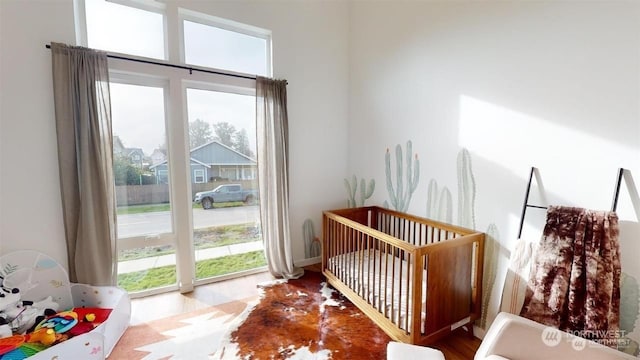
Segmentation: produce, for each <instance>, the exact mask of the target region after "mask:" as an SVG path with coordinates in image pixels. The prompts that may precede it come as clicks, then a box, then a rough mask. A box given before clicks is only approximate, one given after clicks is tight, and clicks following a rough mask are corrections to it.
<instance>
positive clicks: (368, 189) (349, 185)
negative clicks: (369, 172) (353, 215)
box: [344, 175, 376, 208]
mask: <svg viewBox="0 0 640 360" xmlns="http://www.w3.org/2000/svg"><path fill="white" fill-rule="evenodd" d="M351 180H352V181H351V182H349V180H348V179H346V178H345V179H344V187H345V188H346V189H347V195H348V196H349V198H348V199H347V207H350V208H353V207H359V206H364V202H365V201H366V200H367V199H368V198H370V197H371V195H373V191H374V190H375V189H376V181H375V180H374V179H371V180H369V183H368V184H367V183H366V182H365V180H364V179H360V201H359V202H358V201H356V192H357V190H358V178H357V177H356V176H355V175H353V176H352V177H351Z"/></svg>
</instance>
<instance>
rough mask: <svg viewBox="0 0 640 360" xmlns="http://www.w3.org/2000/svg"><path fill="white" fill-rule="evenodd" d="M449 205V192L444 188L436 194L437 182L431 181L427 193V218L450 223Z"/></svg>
mask: <svg viewBox="0 0 640 360" xmlns="http://www.w3.org/2000/svg"><path fill="white" fill-rule="evenodd" d="M451 204H452V201H451V191H449V189H448V188H447V187H446V186H445V187H443V188H442V190H441V191H440V194H438V182H436V181H435V180H434V179H431V181H429V189H428V191H427V217H428V218H430V219H434V220H438V221H444V222H448V223H451V220H452V218H453V214H452V205H451Z"/></svg>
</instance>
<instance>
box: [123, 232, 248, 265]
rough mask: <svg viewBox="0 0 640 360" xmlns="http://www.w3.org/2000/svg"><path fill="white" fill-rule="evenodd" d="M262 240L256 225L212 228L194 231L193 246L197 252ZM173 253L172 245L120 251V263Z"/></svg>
mask: <svg viewBox="0 0 640 360" xmlns="http://www.w3.org/2000/svg"><path fill="white" fill-rule="evenodd" d="M260 239H261V236H260V229H259V228H258V227H257V225H256V223H246V224H237V225H221V226H211V227H208V228H202V229H197V230H194V231H193V246H194V248H195V249H196V250H200V249H208V248H213V247H218V246H227V245H233V244H240V243H245V242H252V241H260ZM173 253H175V249H174V248H173V246H170V245H167V246H150V247H145V248H138V249H131V250H123V251H120V252H119V255H118V261H128V260H136V259H142V258H146V257H151V256H160V255H168V254H173Z"/></svg>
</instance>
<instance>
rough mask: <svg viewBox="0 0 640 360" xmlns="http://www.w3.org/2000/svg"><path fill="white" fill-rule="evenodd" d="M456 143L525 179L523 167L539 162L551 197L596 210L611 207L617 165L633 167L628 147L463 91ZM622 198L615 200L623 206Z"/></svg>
mask: <svg viewBox="0 0 640 360" xmlns="http://www.w3.org/2000/svg"><path fill="white" fill-rule="evenodd" d="M606 126H607V122H606V121H602V127H603V129H604V128H605V127H606ZM458 144H459V145H460V146H461V147H466V148H467V149H469V151H471V152H472V153H474V154H476V155H478V156H481V157H483V158H485V159H487V160H489V161H491V162H492V163H495V164H497V165H499V166H501V167H503V168H504V169H507V170H508V171H510V172H512V173H513V174H514V176H516V177H518V178H521V179H523V181H525V184H526V180H527V179H528V175H529V171H528V169H529V168H530V167H531V166H536V167H538V168H539V169H540V173H541V177H542V179H543V181H544V183H545V186H546V190H547V192H548V193H549V194H551V195H552V194H555V196H554V195H552V196H551V197H550V199H549V200H550V201H552V202H553V201H555V202H557V201H562V200H567V201H566V202H568V203H572V204H574V205H576V206H583V207H592V208H599V209H607V208H608V207H609V206H610V199H611V195H612V194H613V190H614V180H615V175H616V171H617V169H618V168H619V167H624V168H633V167H634V166H636V165H635V163H636V162H637V156H638V150H637V149H633V148H631V147H629V146H625V145H623V144H618V143H615V142H612V141H609V140H606V139H604V138H601V137H598V136H597V135H594V134H588V133H585V132H582V131H580V130H579V129H575V128H569V127H566V126H563V125H562V124H559V123H554V122H551V121H548V120H547V119H540V118H537V117H535V116H532V115H529V114H525V113H521V112H518V111H515V110H512V109H509V108H506V107H503V106H499V105H496V104H492V103H489V102H486V101H483V100H479V99H477V98H473V97H471V96H467V95H461V96H460V121H459V134H458ZM524 190H525V189H524V188H523V194H524ZM627 200H628V199H626V200H624V201H621V202H620V203H619V206H621V207H623V208H625V210H626V208H627V207H628V205H630V204H626V203H627V202H628V201H627ZM619 210H622V209H621V208H620V207H619ZM625 212H626V211H625Z"/></svg>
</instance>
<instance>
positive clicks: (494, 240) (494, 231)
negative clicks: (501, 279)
mask: <svg viewBox="0 0 640 360" xmlns="http://www.w3.org/2000/svg"><path fill="white" fill-rule="evenodd" d="M499 238H500V233H499V232H498V227H496V225H495V224H490V225H489V227H488V228H487V232H486V233H485V238H484V264H483V267H484V274H483V277H482V315H481V316H480V319H478V321H479V324H478V326H480V327H481V328H482V329H486V328H487V312H488V310H489V301H490V300H491V292H492V291H493V285H494V284H495V282H496V275H497V274H498V255H499V251H500V243H499V242H498V239H499Z"/></svg>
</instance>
